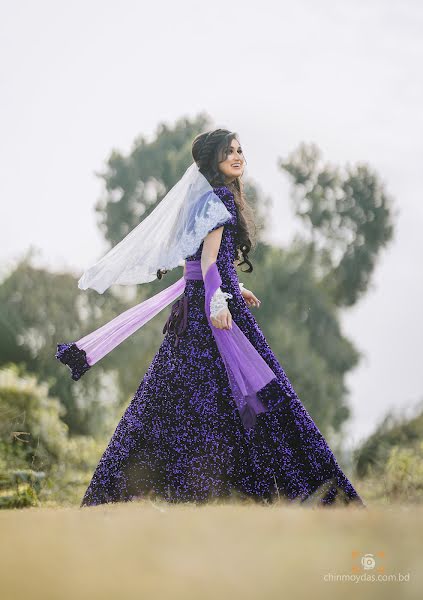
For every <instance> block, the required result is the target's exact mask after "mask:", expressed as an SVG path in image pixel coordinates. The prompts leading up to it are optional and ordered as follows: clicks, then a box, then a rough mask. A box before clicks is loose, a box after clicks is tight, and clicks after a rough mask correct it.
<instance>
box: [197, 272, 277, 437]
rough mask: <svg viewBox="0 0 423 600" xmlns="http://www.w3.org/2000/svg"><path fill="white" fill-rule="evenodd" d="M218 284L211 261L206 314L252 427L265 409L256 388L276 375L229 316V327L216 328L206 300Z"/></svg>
mask: <svg viewBox="0 0 423 600" xmlns="http://www.w3.org/2000/svg"><path fill="white" fill-rule="evenodd" d="M188 264H189V263H188ZM221 285H222V279H221V277H220V273H219V271H218V268H217V265H216V263H215V262H214V263H212V264H211V265H210V267H209V268H208V269H207V272H206V274H205V277H204V289H205V311H206V316H207V320H208V322H209V325H210V327H211V330H212V332H213V336H214V339H215V340H216V344H217V347H218V349H219V352H220V354H221V356H222V359H223V362H224V363H225V367H226V372H227V374H228V379H229V383H230V386H231V390H232V395H233V397H234V399H235V403H236V405H237V407H238V410H239V414H240V416H241V420H242V423H243V425H244V427H245V429H247V430H248V429H251V428H252V427H254V425H255V423H256V419H257V415H258V414H260V413H262V412H267V407H266V406H265V405H264V404H263V403H262V402H261V400H260V398H259V397H258V396H257V392H258V391H259V390H261V389H262V388H263V387H264V386H265V385H267V384H268V383H269V382H270V381H271V380H272V379H275V377H276V375H275V373H274V372H273V371H272V369H271V368H270V367H269V365H268V364H267V362H266V361H265V360H264V359H263V358H262V356H261V355H260V354H259V353H258V352H257V350H256V349H255V348H254V346H253V345H252V343H251V342H250V341H249V339H248V338H247V337H246V336H245V335H244V333H243V332H242V331H241V329H240V328H239V327H238V325H237V324H236V323H235V321H234V320H233V319H232V329H219V328H218V327H215V326H214V325H213V324H212V322H211V319H210V301H211V298H212V296H213V294H214V292H215V291H216V290H217V288H219V287H220V286H221Z"/></svg>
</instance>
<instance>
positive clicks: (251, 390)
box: [55, 260, 276, 430]
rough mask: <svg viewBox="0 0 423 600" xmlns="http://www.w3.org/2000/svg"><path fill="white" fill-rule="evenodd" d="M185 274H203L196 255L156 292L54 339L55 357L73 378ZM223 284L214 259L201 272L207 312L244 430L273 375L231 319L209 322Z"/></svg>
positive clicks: (162, 303)
mask: <svg viewBox="0 0 423 600" xmlns="http://www.w3.org/2000/svg"><path fill="white" fill-rule="evenodd" d="M186 279H197V280H202V279H203V275H202V271H201V261H200V260H193V261H187V262H186V271H185V274H184V276H183V277H181V278H180V279H178V280H177V281H176V282H175V283H173V284H172V285H170V286H169V287H167V288H166V289H164V290H162V291H161V292H159V293H158V294H155V295H154V296H152V297H151V298H148V299H147V300H144V301H143V302H141V303H139V304H137V305H136V306H134V307H132V308H130V309H128V310H126V311H124V312H123V313H121V314H120V315H118V316H117V317H115V318H114V319H112V320H111V321H109V322H108V323H106V324H105V325H103V326H102V327H99V328H98V329H96V330H95V331H93V332H92V333H89V334H88V335H86V336H84V337H82V338H81V339H79V340H77V341H76V342H71V343H69V344H67V343H66V344H58V345H57V352H56V354H55V356H56V358H57V359H58V360H60V361H61V362H62V363H63V364H66V365H68V366H69V368H70V369H71V377H72V379H74V380H75V381H76V380H78V379H79V378H80V377H82V375H83V374H84V373H85V372H86V371H88V369H90V368H91V367H92V366H93V365H94V364H95V363H96V362H98V361H99V360H100V359H101V358H103V357H104V356H105V355H106V354H108V353H109V352H111V351H112V350H113V349H114V348H116V346H118V345H119V344H120V343H121V342H123V341H124V340H125V339H126V338H128V337H129V336H130V335H131V334H132V333H134V332H135V331H137V330H138V329H139V328H140V327H142V326H143V325H145V323H147V322H148V321H150V320H151V319H152V318H153V317H154V316H155V315H156V314H157V313H159V312H160V311H161V310H163V308H165V307H166V306H168V305H169V304H170V303H171V302H172V301H173V300H175V299H176V298H177V297H178V296H179V295H180V294H181V293H182V292H183V291H184V288H185V280H186ZM221 285H222V279H221V277H220V274H219V271H218V268H217V265H216V263H215V262H214V263H212V264H211V265H210V267H209V268H208V270H207V273H206V275H205V278H204V290H205V312H206V316H207V320H208V323H209V325H210V328H211V330H212V333H213V336H214V339H215V341H216V344H217V347H218V350H219V352H220V354H221V356H222V359H223V362H224V364H225V368H226V372H227V374H228V380H229V384H230V387H231V390H232V394H233V397H234V399H235V403H236V405H237V408H238V410H239V413H240V416H241V420H242V423H243V425H244V427H245V429H247V430H248V429H251V428H252V427H254V425H255V423H256V418H257V415H258V414H260V413H262V412H266V411H267V410H268V409H267V407H266V406H265V405H264V404H263V403H262V402H261V400H260V399H259V397H258V396H257V392H258V391H259V390H261V389H262V388H263V387H264V386H265V385H266V384H268V383H269V382H270V381H271V380H272V379H274V378H275V377H276V375H275V373H274V372H273V371H272V369H271V368H270V367H269V365H268V364H267V363H266V361H265V360H264V359H263V358H262V356H261V355H260V354H259V353H258V352H257V350H256V349H255V348H254V346H253V345H252V344H251V342H250V341H249V340H248V338H247V337H246V336H245V335H244V333H243V332H242V331H241V330H240V328H239V327H238V326H237V324H236V323H235V322H234V320H233V319H232V329H219V328H218V327H215V326H214V325H213V324H212V322H211V319H210V301H211V298H212V296H213V294H214V292H215V291H216V289H217V288H218V287H220V286H221Z"/></svg>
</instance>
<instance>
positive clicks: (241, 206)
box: [191, 129, 257, 273]
mask: <svg viewBox="0 0 423 600" xmlns="http://www.w3.org/2000/svg"><path fill="white" fill-rule="evenodd" d="M233 139H236V140H237V141H238V143H240V142H239V138H238V134H237V133H236V132H233V131H229V130H228V129H215V130H214V131H210V132H208V133H200V134H199V135H197V136H196V138H195V139H194V141H193V143H192V149H191V152H192V157H193V159H194V160H195V162H196V163H197V166H198V169H199V171H200V172H201V173H202V174H203V175H204V177H205V178H206V179H207V180H208V182H209V183H210V185H211V186H212V187H220V186H226V187H227V188H228V189H229V191H231V192H232V193H233V195H234V199H235V206H236V209H237V215H238V228H237V234H236V249H237V253H238V258H237V260H238V261H239V262H238V266H241V265H243V264H247V265H248V268H247V269H245V271H242V272H243V273H251V271H252V270H253V265H252V264H251V262H250V261H249V259H248V253H249V252H250V250H251V248H254V247H255V246H256V243H257V237H256V234H257V227H256V224H255V221H254V211H253V209H252V207H251V206H250V204H249V203H248V202H247V199H246V198H245V194H244V185H243V182H242V180H241V177H236V178H235V179H234V180H233V181H232V182H231V183H229V184H226V183H225V178H224V175H223V173H222V172H221V171H220V170H219V163H220V162H222V161H224V160H226V158H227V156H228V152H229V148H230V145H231V142H232V140H233ZM244 160H245V159H244ZM241 270H242V269H241Z"/></svg>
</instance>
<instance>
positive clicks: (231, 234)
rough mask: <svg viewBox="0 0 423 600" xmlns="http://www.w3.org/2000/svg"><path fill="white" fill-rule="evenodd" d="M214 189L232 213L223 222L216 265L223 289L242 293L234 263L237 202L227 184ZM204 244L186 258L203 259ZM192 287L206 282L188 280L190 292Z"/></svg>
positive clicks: (188, 259)
mask: <svg viewBox="0 0 423 600" xmlns="http://www.w3.org/2000/svg"><path fill="white" fill-rule="evenodd" d="M213 191H214V193H215V194H216V195H217V196H218V197H219V198H220V199H221V200H222V202H223V203H224V204H225V206H226V208H227V209H228V211H229V212H230V213H231V218H230V219H228V220H227V221H226V222H225V223H224V224H223V233H222V240H221V242H220V247H219V252H218V254H217V259H216V265H217V268H218V270H219V273H220V276H221V278H222V285H221V288H222V291H226V292H230V293H234V292H235V293H237V294H240V291H239V281H238V274H237V271H236V268H235V265H234V261H235V259H236V258H237V250H236V234H237V229H238V209H237V206H236V204H235V198H234V194H233V193H232V192H231V191H230V190H229V189H228V188H227V187H226V186H219V187H214V188H213ZM221 226H222V225H216V226H215V227H213V228H212V229H210V231H213V230H214V229H218V228H219V227H221ZM210 231H209V233H210ZM203 244H204V242H201V244H200V246H199V247H198V249H197V251H196V252H195V254H192V255H191V256H188V257H187V258H186V259H185V260H186V261H191V260H201V253H202V251H203ZM191 287H195V288H198V287H203V288H204V283H203V281H198V280H197V281H194V280H188V281H187V284H186V290H187V292H189V289H190V288H191ZM188 295H190V294H188Z"/></svg>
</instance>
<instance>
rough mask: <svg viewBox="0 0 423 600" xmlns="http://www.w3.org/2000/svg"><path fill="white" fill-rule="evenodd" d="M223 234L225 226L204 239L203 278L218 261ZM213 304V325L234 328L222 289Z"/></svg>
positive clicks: (218, 291)
mask: <svg viewBox="0 0 423 600" xmlns="http://www.w3.org/2000/svg"><path fill="white" fill-rule="evenodd" d="M222 233H223V225H222V226H221V227H218V228H217V229H214V230H213V231H210V232H209V233H208V234H207V235H206V237H205V238H204V242H203V250H202V254H201V272H202V273H203V278H204V276H205V274H206V273H207V270H208V268H209V267H210V265H212V264H213V263H214V262H216V260H217V255H218V253H219V248H220V242H221V241H222ZM228 297H231V296H228ZM211 304H212V305H211V315H210V317H211V321H212V323H213V325H214V326H215V327H218V328H219V329H230V328H231V327H232V315H231V313H230V312H229V309H228V307H227V304H226V295H225V292H222V290H221V288H218V289H217V290H216V292H215V293H214V294H213V299H212V303H211ZM219 307H221V308H219ZM214 308H215V310H214Z"/></svg>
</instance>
